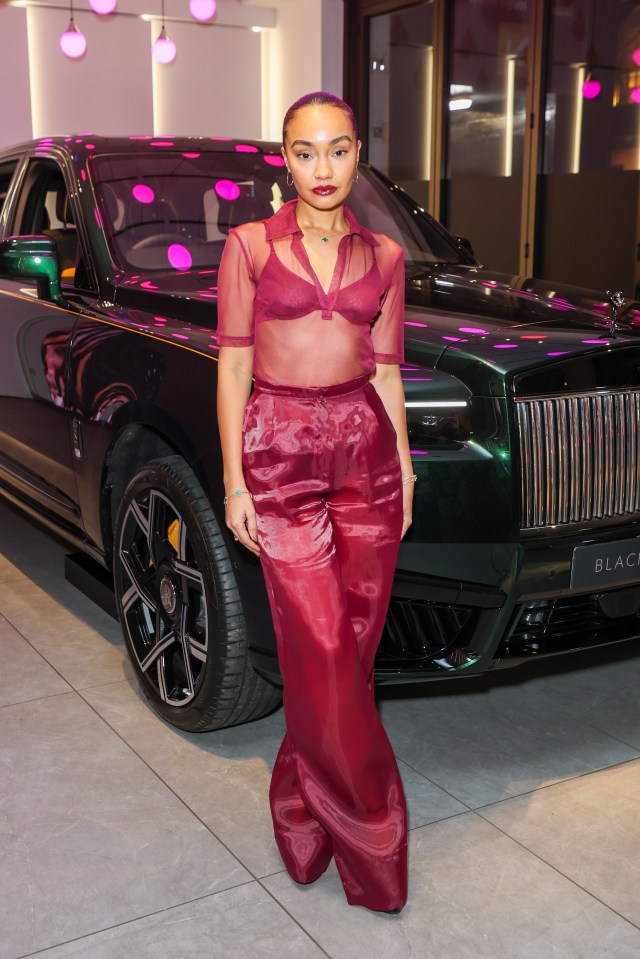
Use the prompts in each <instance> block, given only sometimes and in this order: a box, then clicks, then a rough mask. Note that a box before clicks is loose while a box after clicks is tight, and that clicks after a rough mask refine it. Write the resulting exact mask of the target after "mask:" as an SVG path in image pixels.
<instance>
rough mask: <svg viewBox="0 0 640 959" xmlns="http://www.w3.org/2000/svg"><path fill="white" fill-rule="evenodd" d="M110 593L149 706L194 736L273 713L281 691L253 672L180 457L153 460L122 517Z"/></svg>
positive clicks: (214, 535) (228, 573)
mask: <svg viewBox="0 0 640 959" xmlns="http://www.w3.org/2000/svg"><path fill="white" fill-rule="evenodd" d="M113 572H114V585H115V594H116V602H117V607H118V615H119V617H120V623H121V626H122V630H123V633H124V638H125V642H126V644H127V649H128V652H129V656H130V658H131V662H132V664H133V668H134V670H135V673H136V676H137V678H138V681H139V683H140V685H141V687H142V690H143V692H144V694H145V696H146V697H147V699H148V700H149V702H150V703H151V705H152V706H153V708H154V709H155V710H156V712H158V713H159V714H160V716H162V718H163V719H166V720H167V721H168V722H170V723H172V724H173V725H174V726H177V727H179V728H180V729H184V730H189V731H191V732H205V731H207V730H213V729H222V728H224V727H226V726H235V725H238V724H239V723H245V722H249V721H251V720H253V719H258V718H260V717H261V716H264V715H265V714H266V713H269V712H271V711H272V710H273V709H275V708H276V707H277V706H278V705H279V703H280V700H281V692H280V690H279V689H277V688H276V687H275V686H273V685H272V684H271V683H269V682H267V680H265V679H264V678H263V677H262V676H260V675H258V673H256V672H255V670H254V669H253V667H252V665H251V662H250V658H249V651H248V644H247V635H246V627H245V619H244V615H243V610H242V604H241V600H240V594H239V592H238V587H237V585H236V580H235V576H234V572H233V566H232V563H231V559H230V557H229V553H228V551H227V547H226V544H225V541H224V538H223V535H222V532H221V529H220V525H219V523H218V521H217V519H216V516H215V514H214V512H213V509H212V508H211V504H210V503H209V500H208V498H207V496H206V495H205V493H204V492H203V490H202V488H201V486H200V484H199V483H198V480H197V479H196V476H195V474H194V473H193V471H192V470H191V469H190V467H189V466H188V465H187V463H186V462H185V461H184V460H183V459H182V457H180V456H168V457H164V458H162V459H159V460H154V461H152V462H150V463H148V464H147V465H145V466H144V467H142V468H141V469H140V470H138V472H137V473H136V474H135V476H134V477H133V479H132V480H131V482H130V483H129V485H128V486H127V488H126V490H125V492H124V495H123V497H122V500H121V502H120V506H119V509H118V512H117V517H116V523H115V536H114V562H113Z"/></svg>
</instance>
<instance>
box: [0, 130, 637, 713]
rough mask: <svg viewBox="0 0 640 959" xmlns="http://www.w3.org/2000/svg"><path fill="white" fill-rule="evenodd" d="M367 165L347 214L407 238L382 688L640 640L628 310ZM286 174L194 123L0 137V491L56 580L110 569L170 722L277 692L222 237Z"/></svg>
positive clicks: (633, 347)
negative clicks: (227, 380) (407, 464)
mask: <svg viewBox="0 0 640 959" xmlns="http://www.w3.org/2000/svg"><path fill="white" fill-rule="evenodd" d="M360 169H361V176H360V180H359V182H358V184H357V186H356V187H355V188H354V190H353V193H352V196H351V198H350V200H351V202H350V205H351V206H352V208H353V210H354V213H355V214H356V216H357V217H358V219H360V220H361V222H363V223H365V224H366V225H367V226H369V227H370V228H371V229H374V230H380V231H382V232H384V233H386V234H387V235H389V236H391V237H393V238H394V239H395V240H396V241H397V242H398V243H400V244H401V246H402V247H403V248H404V251H405V260H406V268H407V291H406V302H407V312H406V363H405V364H404V365H403V367H402V375H403V380H404V384H405V394H406V408H407V419H408V426H409V436H410V441H411V449H412V455H413V462H414V466H415V471H416V473H418V475H419V483H418V485H417V488H416V497H415V504H414V523H413V526H412V527H411V529H410V531H409V533H408V534H407V536H406V538H405V540H403V542H402V544H401V547H400V554H399V559H398V567H397V575H396V580H395V583H394V589H393V595H392V600H391V604H390V607H389V612H388V616H387V622H386V626H385V632H384V636H383V639H382V643H381V646H380V650H379V653H378V658H377V663H376V675H377V678H378V680H387V681H404V680H416V679H421V678H423V679H432V678H439V677H443V676H457V675H459V674H460V672H461V671H463V673H464V675H473V674H476V673H479V672H483V671H487V670H489V669H492V668H495V667H496V666H504V665H512V664H516V663H520V662H523V661H524V660H526V659H530V658H531V657H533V656H542V655H545V654H551V653H558V652H563V651H566V650H569V649H574V648H579V647H584V646H589V645H595V644H598V643H604V642H608V641H612V640H619V639H625V638H636V637H638V636H640V527H639V521H640V484H639V483H638V478H639V464H640V446H639V438H638V424H639V422H640V342H639V341H638V335H637V332H638V329H639V326H638V324H639V323H640V304H638V303H635V302H628V303H624V302H623V301H621V300H615V298H609V297H607V296H605V295H604V294H600V293H592V292H589V291H585V290H578V289H572V288H569V287H563V286H561V285H558V284H556V283H546V282H543V281H540V280H533V279H529V278H519V279H518V280H517V281H515V280H512V279H510V278H509V277H506V276H503V275H500V274H496V273H492V272H490V271H487V270H484V269H482V268H481V267H480V266H479V264H478V263H477V262H476V261H475V260H474V258H473V256H472V255H471V253H470V252H469V250H468V248H467V247H466V245H465V244H464V243H462V242H461V241H459V240H457V239H456V238H454V237H452V236H451V235H450V234H449V233H447V231H446V230H444V229H443V228H442V227H441V226H440V225H439V224H437V223H436V222H435V221H434V220H433V219H432V218H430V217H429V216H428V215H427V214H426V213H425V212H424V211H423V210H422V209H420V208H419V207H418V206H417V205H416V204H415V202H414V201H413V200H412V199H411V197H409V196H408V195H407V194H406V193H404V191H402V190H401V189H399V188H398V187H397V186H395V185H394V184H393V183H391V182H389V181H388V180H387V179H385V178H384V177H383V176H381V175H380V174H378V173H376V172H375V171H374V170H373V169H370V168H368V167H367V166H366V165H362V166H361V168H360ZM284 173H285V170H284V166H283V163H282V158H281V157H280V153H279V147H278V145H276V144H270V143H261V142H257V141H256V142H239V141H234V140H230V141H221V140H217V139H216V140H213V139H208V138H184V139H178V138H162V139H153V138H148V137H147V138H141V137H130V138H120V139H105V138H101V137H87V136H77V137H58V138H48V139H46V140H39V141H35V142H32V143H28V144H24V145H22V146H18V147H16V148H14V149H12V150H9V151H6V152H5V153H4V154H3V155H1V156H0V337H1V340H0V383H1V390H0V394H1V395H0V491H1V492H2V494H3V495H5V496H6V497H7V498H8V499H10V500H11V501H12V502H14V503H17V504H18V505H19V506H20V507H22V508H24V509H25V510H27V511H28V512H30V513H31V514H32V515H34V516H36V517H38V518H39V519H40V520H41V521H43V522H45V523H46V524H48V525H49V526H51V527H52V528H54V529H55V530H56V531H57V532H58V533H61V534H62V535H64V536H65V537H66V538H67V539H68V540H69V541H70V542H71V543H72V544H74V545H75V547H76V548H77V550H78V551H80V553H81V554H82V555H84V556H85V557H88V560H87V562H88V563H89V565H87V564H84V565H83V564H82V563H80V562H78V561H77V560H76V561H75V562H74V565H73V569H74V570H75V573H74V575H75V576H76V578H78V577H81V576H82V575H84V574H86V575H91V576H92V578H93V580H94V582H95V581H96V579H97V580H99V579H100V577H99V576H97V574H96V571H97V570H99V569H101V570H103V572H104V577H105V578H106V581H107V584H108V585H110V583H111V577H112V582H113V586H114V588H115V603H116V606H117V610H118V615H119V617H120V620H121V623H122V627H123V630H124V635H125V638H126V642H127V647H128V650H129V653H130V655H131V659H132V662H133V665H134V667H135V669H136V672H137V674H138V676H139V679H140V682H141V684H142V687H143V689H144V691H145V693H146V694H147V696H148V697H149V699H150V700H151V702H152V703H153V705H154V706H155V708H156V709H157V710H158V712H160V713H161V715H162V716H164V717H165V718H166V719H168V720H169V721H170V722H172V723H175V724H176V725H178V726H180V727H181V728H184V729H189V730H205V729H213V728H219V727H222V726H226V725H231V724H234V723H240V722H245V721H247V720H250V719H254V718H257V717H258V716H260V715H263V714H264V713H265V712H267V711H269V710H270V709H272V708H273V707H274V706H275V705H276V704H277V702H278V701H279V697H280V692H279V688H278V680H279V672H278V664H277V656H276V651H275V640H274V634H273V629H272V626H271V620H270V615H269V609H268V603H267V598H266V591H265V589H264V584H263V580H262V575H261V569H260V565H259V562H258V560H256V558H255V557H253V556H252V555H251V554H250V553H248V552H247V551H245V550H243V549H241V548H238V545H237V544H236V543H234V541H233V538H232V537H231V536H230V535H229V532H228V530H227V529H226V527H225V525H224V520H223V505H222V497H223V487H222V464H221V454H220V448H219V442H218V434H217V426H216V415H215V394H216V371H217V356H218V344H217V340H216V333H215V329H216V296H217V268H218V264H219V262H220V256H221V253H222V249H223V246H224V243H225V239H226V237H227V235H228V232H229V229H230V228H231V227H233V226H235V225H237V224H240V223H243V222H246V221H248V220H259V219H263V218H265V217H268V216H270V215H271V214H272V213H274V212H275V211H276V210H277V209H278V208H279V206H280V205H281V204H282V203H283V202H284V201H286V200H287V199H289V198H290V197H291V196H292V192H291V190H290V189H289V188H288V187H287V186H286V182H285V176H284ZM89 561H90V562H89ZM78 570H80V572H78ZM83 571H84V572H83Z"/></svg>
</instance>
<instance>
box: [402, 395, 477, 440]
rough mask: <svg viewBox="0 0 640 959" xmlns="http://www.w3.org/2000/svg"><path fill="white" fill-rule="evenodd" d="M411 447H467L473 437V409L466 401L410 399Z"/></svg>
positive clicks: (409, 425) (406, 402)
mask: <svg viewBox="0 0 640 959" xmlns="http://www.w3.org/2000/svg"><path fill="white" fill-rule="evenodd" d="M405 409H406V415H407V431H408V434H409V446H410V447H412V448H414V449H439V450H456V449H464V444H465V443H466V442H467V441H468V440H469V439H471V437H472V435H473V431H472V428H471V409H470V406H469V403H468V402H467V401H466V400H427V399H425V400H407V401H405Z"/></svg>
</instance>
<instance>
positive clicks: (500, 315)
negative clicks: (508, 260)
mask: <svg viewBox="0 0 640 959" xmlns="http://www.w3.org/2000/svg"><path fill="white" fill-rule="evenodd" d="M407 303H408V305H410V306H416V307H420V306H423V307H428V308H433V309H437V310H444V311H446V312H447V313H449V312H452V311H455V312H462V313H473V314H479V315H481V316H483V317H486V318H491V319H492V320H496V321H499V324H500V327H501V328H502V329H506V328H509V327H512V326H517V325H520V324H522V323H546V324H551V325H555V326H558V327H564V326H572V325H574V324H576V323H578V324H580V325H583V326H584V325H586V326H588V327H590V328H592V329H595V330H597V331H607V332H608V331H609V329H610V326H611V321H612V318H613V310H612V306H611V303H610V301H609V299H608V297H607V295H606V294H605V293H604V292H602V291H598V290H589V289H585V288H582V287H577V286H571V285H569V284H566V283H556V282H552V281H549V280H541V279H535V278H533V277H522V276H510V275H509V274H506V273H495V272H493V271H490V270H484V269H481V268H479V267H470V266H462V265H460V266H456V265H446V266H442V267H438V268H432V269H429V270H425V269H421V268H420V267H417V268H415V269H411V268H410V267H409V268H408V270H407ZM616 320H617V325H618V326H619V327H620V328H622V329H624V330H628V331H631V330H633V329H634V328H637V329H640V303H639V302H638V301H636V300H630V299H628V300H627V301H626V302H625V304H624V306H623V307H622V308H621V309H620V310H618V313H617V317H616Z"/></svg>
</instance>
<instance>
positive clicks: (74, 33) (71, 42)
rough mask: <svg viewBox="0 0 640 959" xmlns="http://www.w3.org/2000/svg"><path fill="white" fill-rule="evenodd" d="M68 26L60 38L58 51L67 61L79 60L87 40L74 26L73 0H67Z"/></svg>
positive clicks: (83, 52)
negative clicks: (60, 51) (59, 50)
mask: <svg viewBox="0 0 640 959" xmlns="http://www.w3.org/2000/svg"><path fill="white" fill-rule="evenodd" d="M69 13H70V18H69V26H68V27H67V29H66V30H65V32H64V33H63V34H62V36H61V37H60V49H61V50H62V52H63V53H64V55H65V57H68V58H69V60H79V59H80V57H83V56H84V54H85V53H86V50H87V38H86V37H85V35H84V33H81V32H80V30H78V28H77V27H76V25H75V22H74V19H73V0H69Z"/></svg>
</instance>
